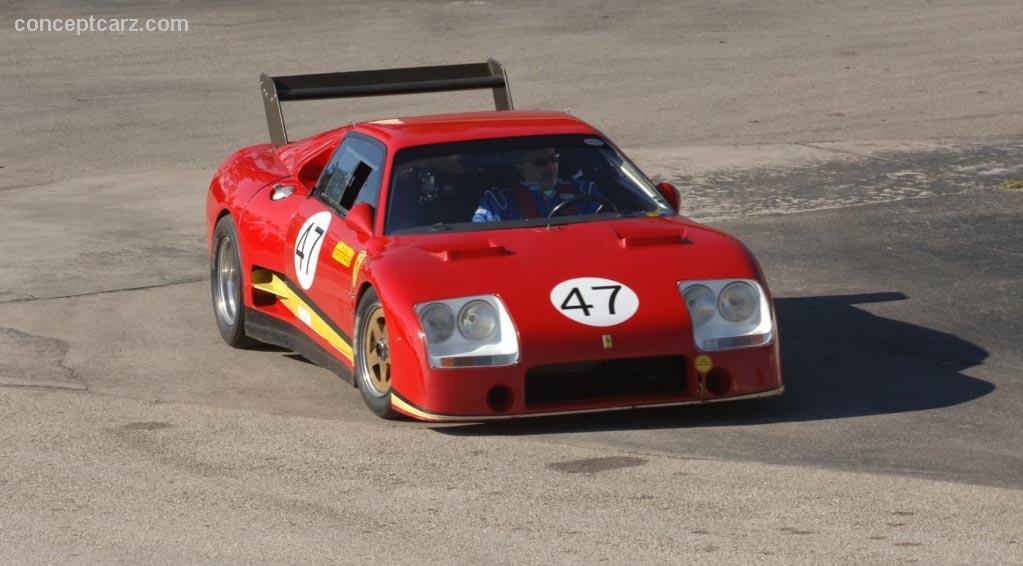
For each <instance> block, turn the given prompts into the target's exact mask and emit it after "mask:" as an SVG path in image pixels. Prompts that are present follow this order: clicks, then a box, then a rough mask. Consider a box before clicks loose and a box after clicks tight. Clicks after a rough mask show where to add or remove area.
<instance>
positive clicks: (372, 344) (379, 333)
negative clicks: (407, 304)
mask: <svg viewBox="0 0 1023 566" xmlns="http://www.w3.org/2000/svg"><path fill="white" fill-rule="evenodd" d="M362 351H363V356H362V360H363V363H362V368H361V369H362V372H363V375H364V377H365V379H364V380H363V381H364V383H365V384H366V385H368V386H369V388H370V389H371V390H372V391H371V393H372V394H373V396H375V397H383V396H384V395H387V394H389V393H390V392H391V351H390V346H389V345H388V341H387V320H386V319H385V318H384V309H383V308H381V307H380V306H379V305H376V306H374V308H372V309H371V310H370V311H369V313H368V314H367V315H366V324H365V326H364V327H363V334H362Z"/></svg>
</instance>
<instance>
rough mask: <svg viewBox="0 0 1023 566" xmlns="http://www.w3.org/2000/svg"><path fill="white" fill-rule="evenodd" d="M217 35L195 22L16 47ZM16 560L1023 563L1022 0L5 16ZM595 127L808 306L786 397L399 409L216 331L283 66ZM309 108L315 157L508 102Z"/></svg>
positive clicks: (9, 451) (143, 9) (0, 186)
mask: <svg viewBox="0 0 1023 566" xmlns="http://www.w3.org/2000/svg"><path fill="white" fill-rule="evenodd" d="M90 14H91V15H95V16H96V17H138V18H143V19H144V18H160V17H184V18H188V20H189V26H190V27H189V31H188V32H184V33H145V32H142V33H135V34H133V33H125V34H116V33H96V32H94V33H86V34H83V35H81V36H75V35H74V34H57V33H49V34H47V33H27V32H16V31H15V30H14V22H15V20H16V19H18V18H54V17H82V16H85V17H88V15H90ZM0 26H2V27H0V41H2V42H3V45H4V49H3V50H0V68H2V69H3V70H2V71H0V73H2V74H0V76H2V78H3V79H4V80H2V81H0V121H2V123H3V124H4V131H5V134H6V135H5V136H3V137H2V138H0V493H2V494H3V501H4V504H3V505H2V506H0V554H2V555H3V556H6V557H7V560H9V561H11V562H15V563H52V562H60V563H67V562H80V563H96V562H104V563H107V562H112V561H115V560H119V561H127V562H142V561H146V562H151V563H181V562H246V563H250V562H283V561H287V562H303V563H305V562H325V561H331V562H345V563H355V562H366V561H369V560H372V561H374V562H385V561H386V562H393V563H412V562H417V563H424V562H425V563H452V562H455V563H478V562H482V561H484V560H486V561H489V562H496V563H528V562H545V563H547V562H557V563H593V562H607V563H612V564H614V563H625V562H628V563H680V562H686V563H687V562H692V561H697V560H698V561H700V562H709V563H739V562H743V563H750V562H752V563H778V564H793V563H806V564H813V563H901V562H917V563H947V564H962V563H984V564H1018V563H1021V562H1023V549H1021V547H1023V528H1021V527H1020V525H1021V524H1023V506H1021V504H1023V491H1021V489H1023V471H1021V470H1023V435H1020V434H1019V428H1020V426H1019V423H1020V421H1021V417H1023V381H1021V379H1020V373H1019V369H1018V368H1020V367H1021V365H1023V349H1021V348H1020V345H1019V344H1020V337H1021V336H1023V322H1021V321H1023V307H1021V306H1020V304H1021V298H1023V285H1021V281H1023V240H1021V239H1020V238H1019V234H1020V233H1021V229H1023V220H1021V218H1023V190H1013V189H1012V188H1011V183H1010V182H1011V181H1016V180H1021V179H1023V144H1021V142H1023V112H1021V110H1020V107H1019V92H1021V89H1023V78H1021V77H1023V42H1021V41H1020V31H1019V30H1020V29H1023V9H1020V7H1019V4H1018V2H1013V1H1007V2H994V1H982V2H974V3H970V4H968V5H966V4H963V3H958V2H895V3H892V2H872V1H866V2H859V3H855V4H848V5H843V6H832V5H827V4H823V3H813V2H797V1H794V0H783V1H781V2H774V3H770V4H769V5H767V4H765V3H761V2H746V1H734V2H715V3H696V2H681V3H679V2H663V3H654V2H651V3H643V4H642V5H639V6H628V7H627V6H626V5H623V4H619V3H611V2H574V1H573V2H559V3H557V4H554V5H551V4H549V3H539V2H536V3H532V2H502V3H496V2H495V3H490V2H428V3H426V2H380V3H372V4H370V3H365V4H354V3H353V4H344V3H335V2H319V3H315V2H311V3H303V4H302V5H300V6H289V7H288V8H286V9H285V8H282V7H281V6H279V5H278V4H277V3H270V2H266V3H262V4H256V3H237V4H221V5H218V6H216V7H210V6H207V5H205V3H200V2H194V3H193V2H188V1H182V2H167V3H161V4H159V5H155V6H147V5H145V4H144V3H136V2H96V3H93V4H92V5H91V6H90V7H88V8H83V7H82V6H80V5H79V4H78V3H72V2H33V3H28V2H22V3H18V2H15V3H13V4H5V5H4V6H3V7H0ZM487 56H492V57H495V58H497V59H499V60H500V61H502V62H503V63H504V64H505V65H506V66H507V67H508V69H509V72H510V76H511V85H512V92H513V95H514V98H515V101H516V104H517V106H518V107H520V108H558V109H564V108H566V107H568V108H571V111H572V112H573V113H574V114H576V115H578V116H580V117H582V118H584V119H586V120H588V121H590V122H591V123H593V124H594V125H596V126H597V127H599V128H601V129H602V130H603V131H605V132H606V133H607V134H608V135H609V136H611V137H612V138H614V139H615V140H616V141H617V142H618V143H619V145H621V146H622V147H623V148H625V150H626V151H627V152H628V153H629V154H630V155H632V156H633V157H634V158H635V160H636V161H637V162H638V163H639V164H640V166H641V167H643V168H644V169H645V170H646V171H647V172H648V173H650V174H652V175H654V176H657V177H660V178H663V179H669V180H671V181H673V182H675V183H676V184H677V185H678V186H679V187H680V188H681V189H682V192H683V195H684V207H685V208H686V212H687V214H688V215H691V216H692V217H693V218H695V219H698V220H701V221H705V222H708V223H710V224H711V225H713V226H716V227H720V228H723V229H725V230H727V231H729V232H731V233H734V234H735V235H737V236H739V237H740V238H742V239H743V241H745V242H746V243H747V244H748V245H749V246H750V247H751V248H752V249H753V250H754V252H755V253H756V254H757V256H758V258H759V259H760V261H761V263H762V265H763V266H764V269H765V271H766V273H767V276H768V280H769V281H770V283H771V285H772V289H773V291H774V293H775V295H776V297H777V302H776V306H777V308H778V313H779V325H780V330H781V339H782V351H783V363H784V370H785V378H786V382H787V386H788V390H787V392H786V394H785V395H784V396H783V397H781V398H778V399H774V400H767V401H758V402H749V403H741V404H732V405H718V406H713V407H710V406H708V407H689V408H683V409H672V410H657V411H643V412H633V413H618V414H607V415H589V416H574V417H562V418H554V419H544V420H530V421H520V422H513V423H494V424H483V425H459V426H452V425H444V426H437V425H425V424H418V423H411V422H397V423H395V422H385V421H380V420H378V419H375V418H373V417H372V416H371V415H369V413H368V412H367V411H366V410H365V409H364V408H363V406H362V401H361V399H360V398H359V396H358V394H357V392H356V391H355V390H354V389H352V388H351V387H349V386H347V385H346V384H345V383H343V382H342V381H340V380H339V379H337V378H336V377H334V376H333V375H332V374H330V373H329V372H327V371H326V370H323V369H320V368H317V367H315V366H312V365H310V364H308V363H306V362H305V361H304V360H302V359H301V358H299V357H297V356H294V355H292V354H290V353H288V352H283V351H276V350H267V351H256V352H239V351H235V350H231V349H229V348H227V347H226V346H225V345H223V343H222V342H221V341H220V339H219V336H218V334H217V332H216V329H215V326H214V324H213V320H212V315H211V312H210V306H209V298H208V293H209V291H208V289H209V286H208V285H209V284H208V281H207V276H208V275H207V271H208V268H207V259H206V256H205V241H204V226H203V219H202V212H203V205H204V198H205V190H206V186H207V184H208V182H209V178H210V176H211V175H212V171H213V169H214V168H215V167H216V166H217V164H218V163H219V161H220V160H221V159H223V158H224V157H225V156H226V155H227V154H229V153H230V152H231V151H233V150H234V149H236V148H238V147H240V146H242V145H247V144H250V143H255V142H259V141H262V140H264V139H265V138H266V129H265V122H264V120H263V113H262V107H261V103H260V100H259V97H258V94H257V88H256V77H257V76H258V73H259V72H262V71H266V72H270V73H272V74H293V73H302V72H315V71H328V70H349V69H360V68H372V67H388V66H404V65H421V64H432V63H442V62H469V61H476V60H482V59H483V58H485V57H487ZM488 102H489V101H488V99H487V97H486V96H482V95H479V94H476V93H467V94H458V95H451V96H447V95H426V96H422V97H390V98H386V99H380V100H357V101H344V102H316V103H308V104H293V105H290V106H287V107H286V108H285V111H286V113H287V116H288V123H289V129H290V130H291V131H292V132H293V136H294V134H295V133H297V134H299V135H301V134H302V133H313V132H315V131H317V130H319V129H323V128H325V127H328V126H333V125H336V124H338V123H344V122H346V121H348V120H350V119H363V118H378V117H386V116H393V115H398V114H417V113H429V112H436V111H446V110H452V109H455V110H462V109H464V110H469V109H477V108H484V107H486V105H487V104H488Z"/></svg>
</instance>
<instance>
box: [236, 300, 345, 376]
mask: <svg viewBox="0 0 1023 566" xmlns="http://www.w3.org/2000/svg"><path fill="white" fill-rule="evenodd" d="M245 334H246V335H248V336H250V337H252V338H254V339H256V340H259V341H260V342H265V343H267V344H273V345H274V346H280V347H281V348H287V349H289V350H292V351H295V352H298V353H299V354H302V355H303V356H304V357H305V358H306V359H308V360H309V361H311V362H313V363H314V364H316V365H318V366H321V367H324V368H327V369H328V370H330V371H332V372H334V373H335V374H337V375H338V376H339V377H341V379H344V380H345V381H347V382H348V383H351V384H352V385H355V379H354V376H353V375H352V370H350V369H348V366H346V365H345V364H344V363H343V362H341V360H339V359H337V358H336V357H335V356H333V355H331V354H330V353H329V352H328V351H326V350H324V349H323V348H322V347H321V346H320V345H319V344H317V343H316V342H313V341H312V339H310V338H309V336H307V335H306V334H305V333H304V332H302V331H301V330H299V329H297V328H295V327H294V326H292V325H291V324H288V323H287V322H285V321H283V320H281V319H279V318H277V317H274V316H270V315H268V314H265V313H262V312H259V311H257V310H255V309H250V308H246V309H245Z"/></svg>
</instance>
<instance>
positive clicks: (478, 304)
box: [414, 295, 519, 369]
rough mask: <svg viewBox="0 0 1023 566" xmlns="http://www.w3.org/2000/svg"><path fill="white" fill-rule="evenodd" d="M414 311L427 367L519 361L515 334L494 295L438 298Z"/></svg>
mask: <svg viewBox="0 0 1023 566" xmlns="http://www.w3.org/2000/svg"><path fill="white" fill-rule="evenodd" d="M414 308H415V312H416V314H417V315H418V316H419V324H420V328H421V329H422V333H423V336H424V338H426V356H427V359H428V361H429V363H430V367H432V368H435V369H454V368H471V367H499V366H510V365H515V364H517V363H518V362H519V338H518V332H517V331H516V330H515V323H514V322H512V319H511V315H510V314H508V308H507V307H506V306H505V305H504V303H503V302H502V301H501V299H500V298H499V297H498V296H497V295H473V296H471V297H456V298H451V299H439V300H435V301H430V302H425V303H419V304H418V305H415V307H414ZM455 313H458V315H457V316H456V315H455ZM456 326H457V327H458V332H455V327H456Z"/></svg>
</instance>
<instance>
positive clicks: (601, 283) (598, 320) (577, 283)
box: [551, 277, 639, 326]
mask: <svg viewBox="0 0 1023 566" xmlns="http://www.w3.org/2000/svg"><path fill="white" fill-rule="evenodd" d="M551 304H552V305H554V308H556V309H558V312H560V313H561V314H563V315H565V316H567V317H568V318H571V319H572V320H574V321H576V322H581V323H583V324H586V325H589V326H614V325H616V324H621V323H623V322H625V321H626V320H629V319H630V318H632V315H634V314H636V310H638V309H639V297H638V296H636V293H635V292H634V291H633V290H632V289H630V288H628V287H627V286H625V285H624V284H622V283H619V282H617V281H613V280H611V279H602V278H600V277H578V278H576V279H569V280H568V281H562V282H561V283H558V284H557V285H555V286H554V289H551Z"/></svg>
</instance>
